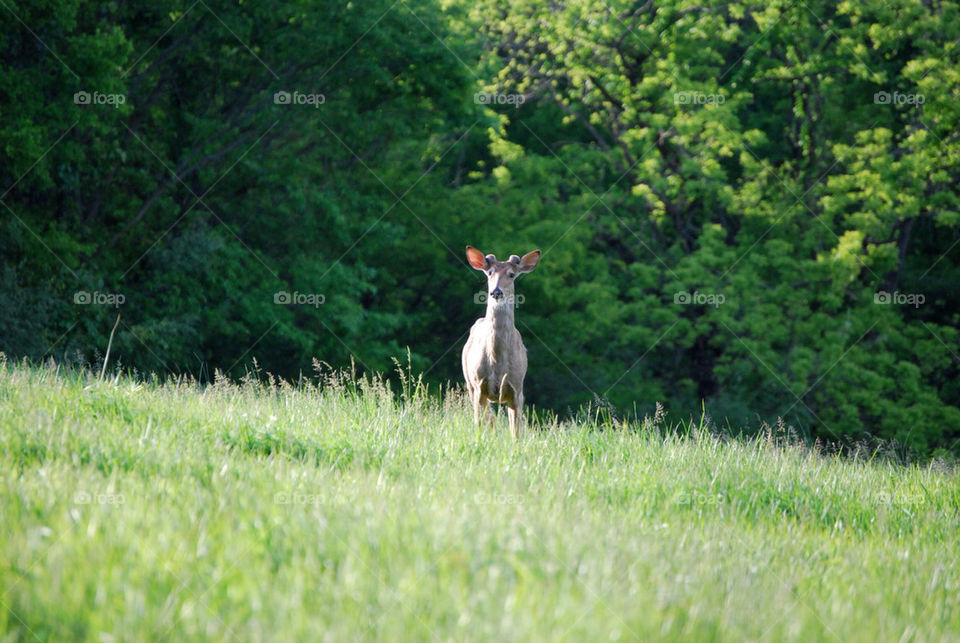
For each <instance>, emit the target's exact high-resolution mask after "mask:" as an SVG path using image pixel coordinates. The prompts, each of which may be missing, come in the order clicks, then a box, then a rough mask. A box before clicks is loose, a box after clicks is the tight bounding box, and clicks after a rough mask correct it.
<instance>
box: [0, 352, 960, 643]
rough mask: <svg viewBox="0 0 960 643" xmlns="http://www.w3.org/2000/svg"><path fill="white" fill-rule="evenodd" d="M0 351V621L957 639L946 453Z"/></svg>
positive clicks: (107, 632) (959, 568)
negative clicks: (806, 442) (838, 454)
mask: <svg viewBox="0 0 960 643" xmlns="http://www.w3.org/2000/svg"><path fill="white" fill-rule="evenodd" d="M405 388H406V390H405V391H400V392H399V393H396V392H394V393H391V392H390V391H389V390H388V389H387V387H385V386H384V385H381V384H377V383H370V382H352V381H327V382H324V384H323V386H322V387H321V386H317V385H302V386H298V387H293V386H289V385H276V386H269V385H263V384H258V383H255V382H248V383H246V384H244V385H240V386H237V385H233V384H229V383H226V382H222V383H218V384H216V385H214V386H210V387H206V388H201V387H198V386H195V385H192V384H189V383H180V384H173V383H171V384H163V385H160V384H156V383H149V382H146V383H144V382H137V381H134V380H131V379H127V378H119V379H118V380H116V381H113V380H111V381H108V382H98V381H97V379H96V377H94V376H93V375H90V374H71V373H62V372H58V371H57V370H55V369H49V368H47V369H39V368H33V367H22V366H14V365H12V364H9V363H7V364H3V365H2V366H0V457H2V461H0V552H2V554H0V555H2V559H0V592H2V594H0V633H2V634H3V635H2V636H0V638H2V639H3V640H36V639H39V640H59V641H63V640H73V639H86V640H101V641H120V640H174V641H179V640H199V639H240V640H256V639H272V640H319V639H325V640H326V639H329V640H355V639H368V640H374V639H377V640H409V639H416V640H423V639H444V640H446V639H456V640H463V639H467V640H489V639H496V640H571V641H579V640H607V639H609V640H640V639H644V640H649V639H667V640H676V639H686V640H698V641H708V640H742V639H744V638H748V639H764V640H801V641H809V640H814V639H819V640H824V639H840V640H843V641H850V640H860V641H876V640H894V641H895V640H904V641H905V640H917V641H920V640H922V641H935V640H958V636H960V634H958V633H960V599H958V595H960V562H958V556H957V535H958V533H960V530H958V520H960V480H958V476H957V473H956V472H955V471H951V470H944V468H943V467H937V466H928V467H924V468H918V467H910V468H904V467H900V466H896V465H893V464H889V463H885V462H881V461H879V459H875V460H874V461H872V462H871V461H865V460H859V461H858V460H855V459H852V458H847V457H844V458H834V457H827V456H823V455H817V454H815V453H812V452H811V451H810V450H807V449H804V448H801V447H798V446H776V445H775V444H773V443H772V442H771V441H770V440H768V439H763V440H756V441H749V442H744V441H734V440H724V439H720V438H717V437H713V436H711V435H709V434H706V433H703V432H692V433H691V434H690V435H688V436H686V437H680V436H678V435H677V434H676V433H674V432H673V431H670V430H668V428H667V427H665V426H658V425H653V424H652V423H650V424H648V425H647V426H645V427H639V428H638V430H622V429H621V430H610V427H607V428H606V430H600V429H601V428H602V427H599V428H598V427H596V426H588V425H560V426H554V427H552V428H550V429H549V430H544V431H539V432H533V433H531V434H528V435H527V436H525V437H524V439H522V440H521V441H520V443H519V444H515V443H513V442H512V441H511V440H510V439H509V437H508V434H507V430H506V427H505V424H506V422H505V418H501V419H500V422H501V426H500V427H499V428H498V431H497V433H495V434H491V433H489V432H484V431H478V430H476V429H474V428H473V427H472V426H471V422H470V418H469V414H468V412H467V410H466V409H465V407H464V406H463V404H462V403H461V401H460V399H459V398H457V397H456V396H452V395H448V396H447V397H446V399H445V401H442V402H441V401H439V398H438V397H436V396H426V395H424V394H423V391H422V390H420V389H418V388H417V387H416V385H415V383H414V382H411V381H409V380H408V381H407V386H406V387H405Z"/></svg>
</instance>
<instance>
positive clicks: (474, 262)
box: [467, 246, 490, 270]
mask: <svg viewBox="0 0 960 643" xmlns="http://www.w3.org/2000/svg"><path fill="white" fill-rule="evenodd" d="M467 261H468V262H469V263H470V265H471V266H473V267H474V268H475V269H477V270H486V269H487V268H489V267H490V262H489V261H488V260H487V258H486V257H484V256H483V253H482V252H480V251H479V250H477V249H476V248H474V247H473V246H467Z"/></svg>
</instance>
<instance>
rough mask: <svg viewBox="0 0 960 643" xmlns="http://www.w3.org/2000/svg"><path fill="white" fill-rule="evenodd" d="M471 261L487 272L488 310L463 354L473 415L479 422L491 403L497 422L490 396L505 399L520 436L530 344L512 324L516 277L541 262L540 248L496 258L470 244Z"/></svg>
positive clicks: (490, 413)
mask: <svg viewBox="0 0 960 643" xmlns="http://www.w3.org/2000/svg"><path fill="white" fill-rule="evenodd" d="M467 261H468V262H470V265H471V266H473V267H474V268H476V269H477V270H482V271H483V272H484V273H485V274H486V275H487V315H486V317H482V318H480V319H478V320H477V321H476V322H475V323H474V324H473V327H472V328H471V329H470V338H469V339H467V344H466V346H464V347H463V353H462V355H461V357H460V361H461V364H462V365H463V377H464V379H465V380H466V381H467V395H468V396H469V397H470V401H471V402H472V403H473V421H474V422H475V423H477V424H479V423H480V412H481V410H482V409H483V408H484V407H486V409H487V415H488V416H489V418H490V427H491V428H493V420H494V418H493V411H492V410H491V409H490V402H497V403H498V404H506V405H507V417H508V418H509V420H510V433H511V435H513V437H514V439H516V438H518V437H520V431H521V428H520V424H521V420H522V412H523V378H524V376H526V374H527V349H526V348H524V346H523V339H522V338H521V337H520V331H518V330H517V329H516V327H515V326H514V325H513V305H514V299H515V296H514V294H513V292H514V280H515V279H516V278H517V277H518V276H520V275H521V274H522V273H525V272H530V271H531V270H533V269H534V268H536V267H537V262H539V261H540V251H539V250H534V251H533V252H528V253H527V254H525V255H523V257H522V258H521V257H518V256H517V255H510V258H509V259H508V260H507V261H497V258H496V257H494V256H493V255H486V256H484V254H483V253H482V252H480V251H479V250H477V249H476V248H474V247H472V246H467Z"/></svg>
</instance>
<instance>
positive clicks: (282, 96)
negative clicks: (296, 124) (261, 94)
mask: <svg viewBox="0 0 960 643" xmlns="http://www.w3.org/2000/svg"><path fill="white" fill-rule="evenodd" d="M326 102H327V97H326V96H324V95H323V94H304V93H303V92H299V91H293V92H288V91H283V90H281V91H278V92H275V93H274V94H273V104H274V105H313V107H314V109H318V108H319V107H320V106H321V105H323V104H324V103H326Z"/></svg>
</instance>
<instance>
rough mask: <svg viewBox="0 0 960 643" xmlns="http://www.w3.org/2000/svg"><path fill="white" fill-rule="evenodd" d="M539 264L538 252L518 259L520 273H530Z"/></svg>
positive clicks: (529, 253)
mask: <svg viewBox="0 0 960 643" xmlns="http://www.w3.org/2000/svg"><path fill="white" fill-rule="evenodd" d="M538 263H540V251H539V250H534V251H533V252H528V253H527V254H525V255H523V257H521V258H520V267H519V270H520V272H530V271H532V270H533V269H534V268H536V267H537V264H538Z"/></svg>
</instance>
